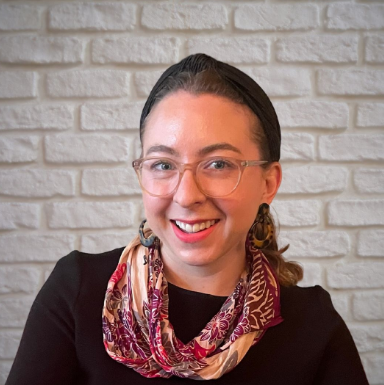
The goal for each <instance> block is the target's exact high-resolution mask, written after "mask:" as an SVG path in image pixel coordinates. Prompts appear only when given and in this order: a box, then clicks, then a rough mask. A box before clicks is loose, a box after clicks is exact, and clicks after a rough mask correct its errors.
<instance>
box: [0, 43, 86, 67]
mask: <svg viewBox="0 0 384 385" xmlns="http://www.w3.org/2000/svg"><path fill="white" fill-rule="evenodd" d="M83 60H84V42H83V41H82V40H80V39H78V38H75V37H47V36H6V37H2V38H0V62H2V63H16V64H56V63H60V64H74V63H81V62H83Z"/></svg>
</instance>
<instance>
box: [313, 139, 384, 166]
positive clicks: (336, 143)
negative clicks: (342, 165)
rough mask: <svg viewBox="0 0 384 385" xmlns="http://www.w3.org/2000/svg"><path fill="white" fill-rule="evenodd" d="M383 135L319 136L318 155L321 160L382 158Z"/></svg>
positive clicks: (383, 154)
mask: <svg viewBox="0 0 384 385" xmlns="http://www.w3.org/2000/svg"><path fill="white" fill-rule="evenodd" d="M383 148H384V135H375V134H371V135H359V134H356V135H354V134H342V135H329V136H321V137H320V138H319V156H320V159H322V160H331V161H361V160H377V161H379V160H384V151H383Z"/></svg>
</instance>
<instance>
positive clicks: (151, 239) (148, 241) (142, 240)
mask: <svg viewBox="0 0 384 385" xmlns="http://www.w3.org/2000/svg"><path fill="white" fill-rule="evenodd" d="M146 222H147V220H146V219H144V220H143V221H142V222H141V223H140V227H139V236H140V243H141V244H142V245H143V246H145V247H150V246H152V245H153V244H154V242H155V240H156V235H155V234H151V235H150V236H149V237H148V238H145V235H144V226H145V223H146Z"/></svg>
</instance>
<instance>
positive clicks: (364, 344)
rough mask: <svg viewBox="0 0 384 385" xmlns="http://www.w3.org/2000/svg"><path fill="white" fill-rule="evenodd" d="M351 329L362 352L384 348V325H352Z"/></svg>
mask: <svg viewBox="0 0 384 385" xmlns="http://www.w3.org/2000/svg"><path fill="white" fill-rule="evenodd" d="M349 329H350V331H351V334H352V337H353V339H354V341H355V343H356V347H357V349H358V351H359V352H360V353H365V352H370V351H376V350H384V327H383V326H367V325H364V326H352V327H350V328H349Z"/></svg>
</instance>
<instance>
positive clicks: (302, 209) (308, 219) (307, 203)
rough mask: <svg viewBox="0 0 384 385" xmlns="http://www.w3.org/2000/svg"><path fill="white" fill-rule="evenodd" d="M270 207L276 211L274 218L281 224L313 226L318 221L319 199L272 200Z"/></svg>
mask: <svg viewBox="0 0 384 385" xmlns="http://www.w3.org/2000/svg"><path fill="white" fill-rule="evenodd" d="M272 207H273V208H274V210H275V211H276V212H277V217H276V219H277V222H278V223H279V224H280V225H281V226H287V227H293V226H314V225H317V224H319V223H320V216H319V213H320V207H321V203H320V201H316V200H304V199H303V200H295V201H282V200H274V201H273V203H272Z"/></svg>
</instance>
